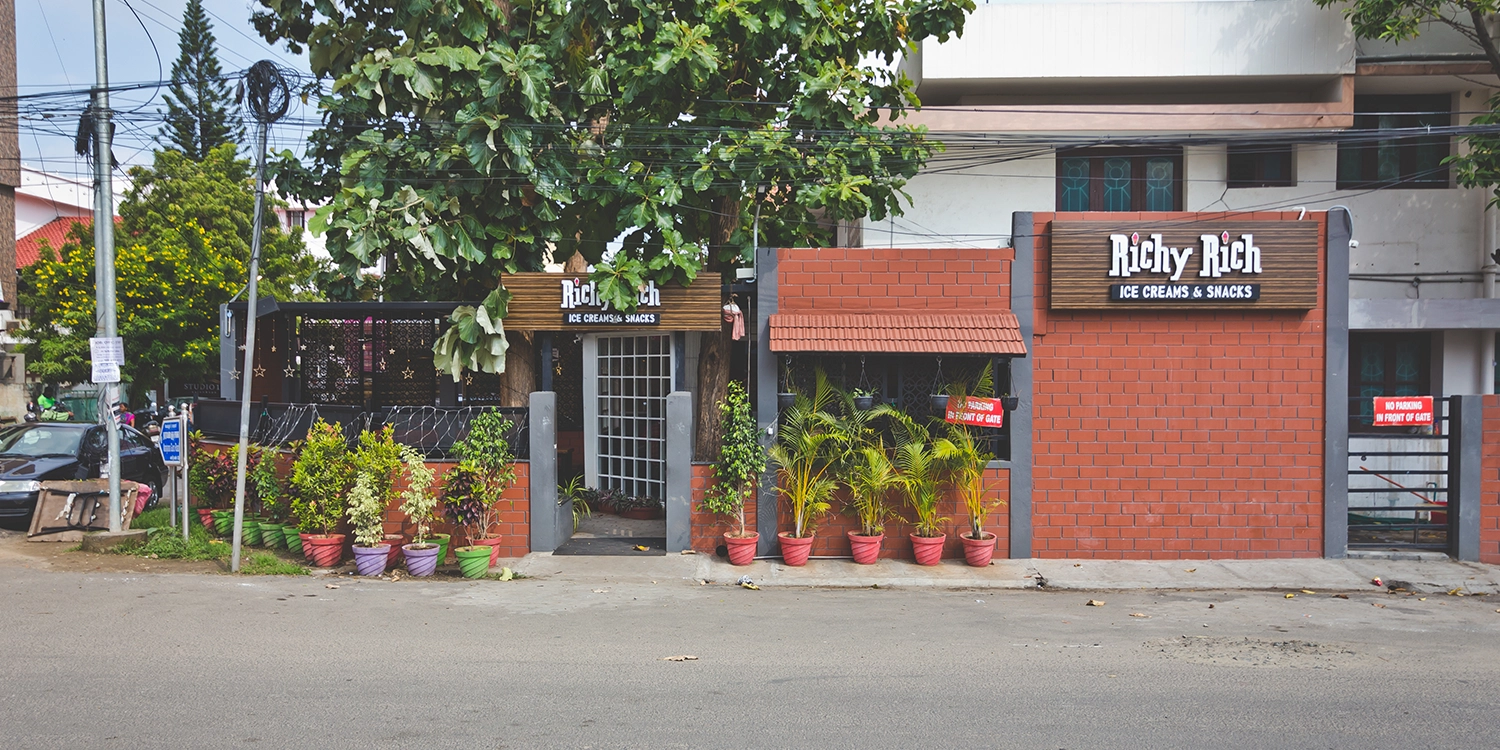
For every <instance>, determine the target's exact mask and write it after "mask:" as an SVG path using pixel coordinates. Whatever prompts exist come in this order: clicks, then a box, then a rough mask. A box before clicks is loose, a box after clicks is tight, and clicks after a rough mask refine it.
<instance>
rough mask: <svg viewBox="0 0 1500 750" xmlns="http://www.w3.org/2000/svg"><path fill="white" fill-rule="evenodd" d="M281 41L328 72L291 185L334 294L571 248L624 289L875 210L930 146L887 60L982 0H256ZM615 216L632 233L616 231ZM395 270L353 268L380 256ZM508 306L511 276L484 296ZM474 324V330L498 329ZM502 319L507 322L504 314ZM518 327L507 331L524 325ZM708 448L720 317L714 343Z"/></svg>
mask: <svg viewBox="0 0 1500 750" xmlns="http://www.w3.org/2000/svg"><path fill="white" fill-rule="evenodd" d="M260 2H261V4H262V5H263V6H264V7H265V9H266V10H265V11H264V12H262V13H259V14H258V15H257V16H256V19H255V20H256V25H257V28H259V29H260V31H261V33H262V34H263V35H264V36H265V37H266V38H267V39H268V40H271V41H281V40H285V41H287V42H288V43H289V46H291V47H292V48H293V49H294V50H300V49H302V48H303V47H306V48H307V49H308V52H309V59H310V61H311V64H312V68H313V72H314V73H315V74H316V75H318V76H320V77H323V78H325V79H328V80H329V81H330V83H331V93H330V94H329V95H327V96H324V97H323V98H322V99H321V101H320V106H321V108H322V110H323V113H324V127H322V128H321V129H320V130H318V131H317V132H316V133H314V134H313V136H312V138H311V139H310V141H309V149H308V155H309V156H310V157H311V158H310V160H309V163H307V164H305V165H304V164H301V163H297V162H295V161H294V160H290V159H285V160H283V162H282V164H281V168H280V171H279V179H280V180H281V184H282V185H283V186H284V187H286V188H288V189H290V190H292V191H294V192H295V193H297V194H301V195H303V196H304V197H307V198H312V199H319V200H327V201H329V206H328V209H327V211H326V212H325V213H324V214H323V215H322V216H321V217H320V218H321V219H322V220H323V221H325V222H326V225H327V227H328V246H329V249H330V252H331V253H332V255H333V258H334V261H335V262H336V263H338V264H339V265H340V268H341V271H342V275H343V278H342V286H340V287H337V288H338V289H339V291H340V293H341V294H345V295H350V296H352V295H354V294H356V293H357V288H358V287H359V286H360V285H362V284H378V285H379V286H380V289H381V291H382V292H383V293H384V294H385V295H386V297H387V298H388V299H391V298H398V299H399V298H410V297H415V298H421V299H442V298H445V297H446V298H450V299H451V298H458V299H475V300H477V299H479V298H481V297H485V296H486V295H490V294H491V292H492V290H495V289H496V287H497V284H499V282H500V281H501V274H502V273H509V272H515V271H518V270H536V269H539V268H540V267H541V265H542V263H543V262H544V260H545V259H546V258H547V257H549V256H551V255H553V253H554V251H555V257H556V258H557V259H558V260H562V259H564V258H567V257H569V256H571V255H572V254H573V253H574V252H575V251H577V252H579V253H581V254H582V255H583V256H584V257H585V258H587V259H588V260H589V261H590V262H591V263H593V264H594V266H595V271H594V277H595V279H596V280H598V281H599V282H600V290H601V292H602V294H603V296H605V297H607V298H608V299H609V300H610V301H611V303H612V304H614V305H616V306H618V307H621V308H624V309H629V308H632V307H633V306H634V304H635V303H634V297H635V294H634V290H635V289H637V288H638V287H639V286H640V285H641V284H643V283H645V281H647V280H655V281H657V282H658V283H665V282H667V281H673V280H675V281H680V282H684V283H691V282H692V281H693V280H694V279H695V278H696V277H697V275H698V274H699V273H700V272H702V271H705V270H706V271H709V272H713V273H714V274H715V275H714V276H713V277H712V278H710V279H708V280H707V283H713V284H717V283H718V278H717V275H716V274H717V272H720V271H723V270H727V269H729V268H732V267H734V266H736V265H741V264H747V263H748V262H749V261H750V259H751V257H752V256H751V253H752V248H751V245H752V244H753V243H752V238H751V225H752V223H753V222H754V221H755V218H756V217H757V216H759V225H760V228H761V237H760V239H761V242H762V244H766V245H771V244H776V245H790V244H811V243H821V242H825V241H826V240H827V239H828V237H827V229H826V226H827V225H826V223H820V221H819V219H820V218H822V219H825V220H837V219H845V220H848V219H857V218H860V217H864V216H867V215H868V216H871V217H873V218H876V219H880V218H884V217H885V216H886V215H887V214H889V213H891V212H899V211H900V204H899V199H900V198H901V197H902V193H901V188H902V186H903V185H904V184H905V182H906V180H907V179H909V178H910V177H911V176H913V175H915V174H916V172H917V170H918V169H919V168H920V166H921V165H922V163H923V162H924V160H925V159H926V157H927V156H928V155H930V154H931V153H932V152H933V151H934V150H936V149H937V148H938V147H939V145H938V144H937V143H936V142H935V141H929V140H927V139H926V138H925V137H924V134H923V131H922V130H921V129H920V128H914V127H908V126H901V125H892V124H891V123H892V122H893V121H894V119H895V118H896V117H897V116H899V115H900V113H901V112H902V111H903V110H904V109H906V108H908V107H912V106H915V105H916V104H917V100H916V97H915V95H914V92H913V87H912V83H911V81H910V80H909V79H908V78H907V77H906V76H905V75H904V74H902V73H901V72H900V71H899V70H898V69H896V68H895V67H894V66H893V65H891V63H892V61H893V59H894V58H895V56H897V55H899V54H901V53H905V52H908V51H910V50H911V49H913V47H914V45H915V43H916V42H917V41H919V40H922V39H924V38H927V37H934V36H935V37H938V38H940V39H941V38H946V37H947V36H949V35H950V34H953V33H957V32H958V31H959V30H961V28H962V24H963V21H964V18H965V14H966V13H967V12H968V11H969V10H971V9H972V8H973V3H972V2H971V0H823V1H822V2H808V1H806V0H713V1H709V0H620V1H619V2H613V3H603V2H582V3H576V2H575V3H568V2H563V0H509V1H507V0H447V1H445V0H438V1H436V2H434V1H433V0H396V1H395V2H389V0H386V1H384V2H375V1H373V0H343V1H342V2H334V1H333V0H260ZM616 238H619V239H620V240H621V248H620V250H619V252H617V253H613V254H609V253H606V248H607V247H608V246H609V244H610V243H611V241H613V240H615V239H616ZM379 257H385V258H386V260H387V266H386V268H387V273H386V275H385V277H384V278H381V279H368V278H363V277H361V276H360V275H359V269H360V268H363V267H368V266H369V265H370V264H372V263H373V262H374V261H375V260H376V259H377V258H379ZM490 302H491V304H490V305H489V306H488V311H489V312H490V313H499V314H502V315H503V312H504V302H505V295H504V293H503V291H502V292H499V293H497V294H495V295H493V296H491V297H490ZM463 322H464V323H465V325H466V328H465V330H464V332H465V338H466V339H472V341H471V342H470V346H475V347H483V346H484V345H485V341H484V339H485V331H486V330H489V329H484V330H481V329H480V328H479V327H477V326H475V325H473V323H472V321H471V320H466V321H463ZM490 335H492V336H498V335H502V334H500V333H499V332H498V331H496V332H495V333H493V334H490ZM512 341H513V342H514V338H512ZM701 352H702V356H701V357H700V363H701V365H700V370H699V383H700V388H699V393H698V404H697V413H698V416H699V421H698V423H699V430H698V435H699V441H698V442H699V444H698V453H699V455H700V456H701V455H707V454H708V453H710V452H711V451H712V450H713V447H714V446H715V445H716V444H717V441H718V436H719V430H720V426H719V423H718V419H717V417H716V415H717V410H716V409H715V408H714V405H715V404H716V403H717V402H718V401H720V400H722V399H723V396H724V388H725V385H726V383H727V380H728V356H727V354H728V338H727V335H725V334H724V333H723V332H720V333H715V334H705V335H704V339H703V342H702V347H701Z"/></svg>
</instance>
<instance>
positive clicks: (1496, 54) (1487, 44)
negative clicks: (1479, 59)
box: [1464, 3, 1500, 75]
mask: <svg viewBox="0 0 1500 750" xmlns="http://www.w3.org/2000/svg"><path fill="white" fill-rule="evenodd" d="M1464 6H1465V7H1467V8H1468V9H1469V18H1471V19H1473V20H1474V34H1475V36H1476V38H1477V41H1478V42H1479V46H1480V47H1482V48H1483V49H1484V56H1485V57H1486V58H1488V59H1489V61H1490V70H1492V71H1494V72H1495V74H1496V75H1500V50H1497V49H1495V39H1494V37H1492V36H1490V30H1489V27H1487V26H1486V25H1485V23H1484V13H1482V12H1481V11H1480V10H1479V6H1478V5H1476V4H1474V3H1464Z"/></svg>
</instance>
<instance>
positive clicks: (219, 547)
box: [113, 513, 231, 560]
mask: <svg viewBox="0 0 1500 750" xmlns="http://www.w3.org/2000/svg"><path fill="white" fill-rule="evenodd" d="M141 515H142V518H145V516H146V514H144V513H143V514H141ZM164 518H165V517H164V516H163V517H162V519H164ZM160 520H161V519H151V518H145V520H144V521H141V519H137V521H141V522H140V523H132V524H131V527H132V528H137V529H140V528H148V527H146V526H144V525H143V523H153V524H155V523H159V522H160ZM193 520H195V521H196V519H193ZM149 529H150V531H149V532H148V533H147V536H146V541H145V542H143V543H141V544H131V545H121V546H119V547H116V548H115V549H114V550H113V551H115V552H117V553H119V554H123V555H134V556H135V557H149V558H152V559H162V560H227V559H229V555H230V552H231V550H230V547H229V545H228V544H225V543H224V542H223V541H221V540H218V539H213V538H211V537H210V536H209V534H208V530H207V529H205V528H203V524H200V523H191V524H189V525H188V539H187V540H186V541H184V540H183V538H182V531H180V530H178V529H174V528H172V527H171V525H170V524H163V525H155V526H151V527H149Z"/></svg>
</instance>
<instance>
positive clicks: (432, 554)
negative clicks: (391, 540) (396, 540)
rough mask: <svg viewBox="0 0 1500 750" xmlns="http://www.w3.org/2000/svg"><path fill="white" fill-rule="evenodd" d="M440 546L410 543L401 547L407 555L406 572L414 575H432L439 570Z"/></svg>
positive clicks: (403, 553) (402, 552)
mask: <svg viewBox="0 0 1500 750" xmlns="http://www.w3.org/2000/svg"><path fill="white" fill-rule="evenodd" d="M438 550H439V547H438V546H437V545H436V544H408V545H406V546H404V547H402V548H401V554H402V555H403V556H405V557H406V572H408V573H410V574H412V575H414V576H430V575H432V571H434V570H437V556H438Z"/></svg>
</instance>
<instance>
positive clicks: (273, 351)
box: [271, 344, 276, 354]
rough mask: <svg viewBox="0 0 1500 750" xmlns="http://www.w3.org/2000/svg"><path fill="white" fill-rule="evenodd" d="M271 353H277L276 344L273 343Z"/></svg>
mask: <svg viewBox="0 0 1500 750" xmlns="http://www.w3.org/2000/svg"><path fill="white" fill-rule="evenodd" d="M271 353H272V354H275V353H276V345H275V344H272V345H271Z"/></svg>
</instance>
